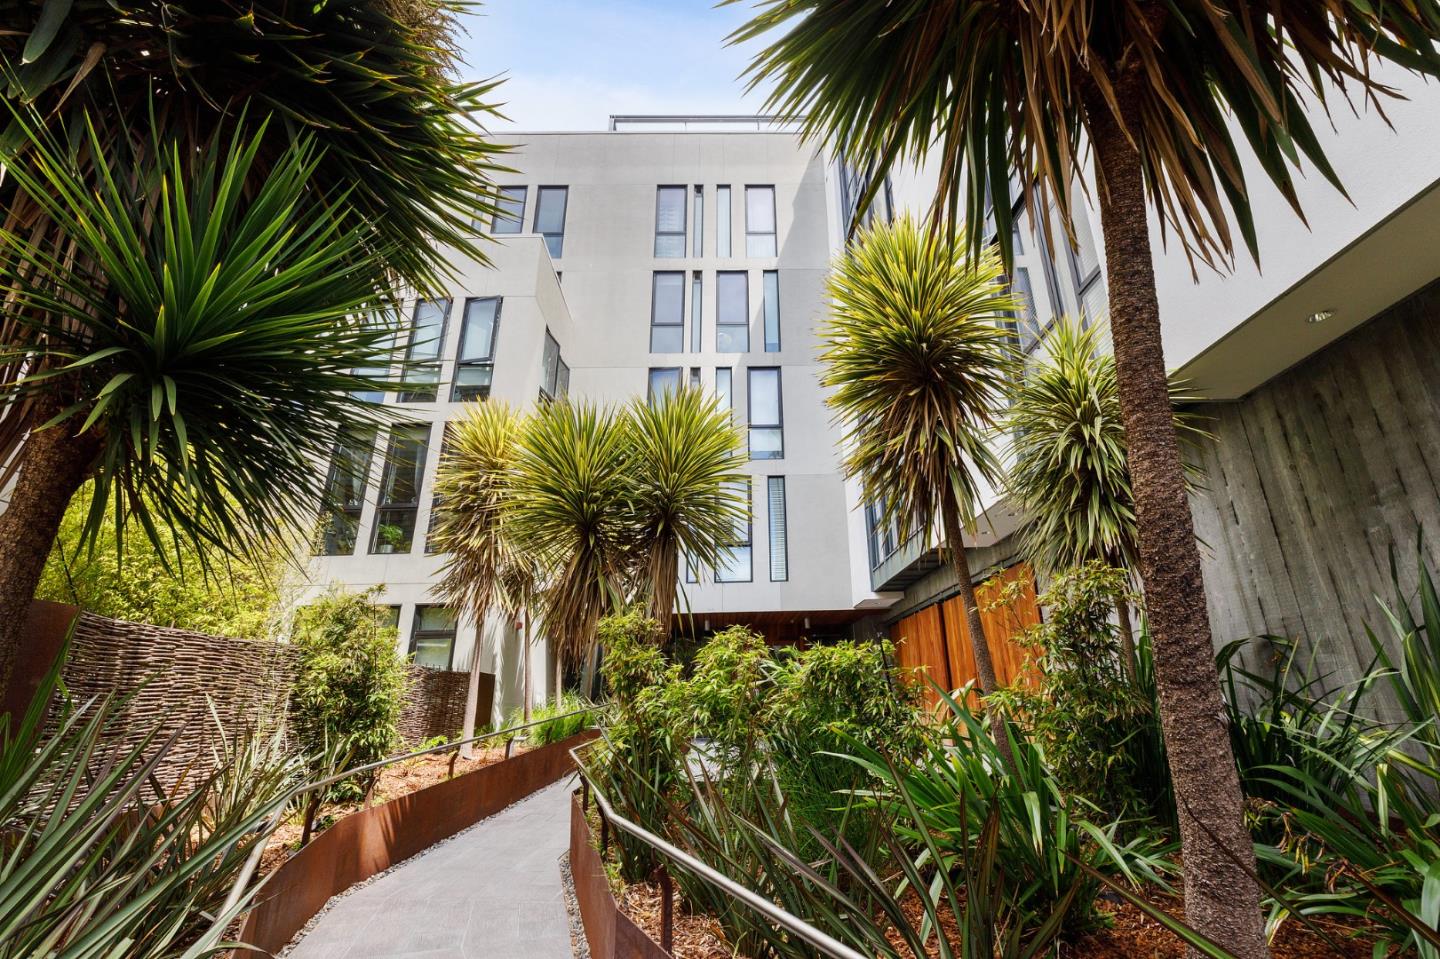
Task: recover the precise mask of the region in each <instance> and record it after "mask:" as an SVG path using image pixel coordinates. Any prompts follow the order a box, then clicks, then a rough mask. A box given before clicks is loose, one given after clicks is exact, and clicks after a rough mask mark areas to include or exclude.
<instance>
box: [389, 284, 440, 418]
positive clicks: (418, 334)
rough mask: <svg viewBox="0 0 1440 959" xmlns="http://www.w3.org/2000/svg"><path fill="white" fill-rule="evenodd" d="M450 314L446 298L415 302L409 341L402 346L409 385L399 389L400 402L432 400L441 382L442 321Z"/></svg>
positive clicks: (428, 401) (406, 380) (427, 401)
mask: <svg viewBox="0 0 1440 959" xmlns="http://www.w3.org/2000/svg"><path fill="white" fill-rule="evenodd" d="M449 315H450V300H449V298H445V299H439V300H420V301H418V302H417V303H416V304H415V314H414V320H413V322H412V323H411V325H410V343H409V345H408V346H407V347H406V349H405V364H406V365H405V383H406V386H407V387H408V388H407V389H404V390H401V391H400V402H402V403H433V402H435V394H436V391H437V389H438V387H439V385H440V348H441V347H442V346H443V345H444V343H445V320H446V318H447V317H448V316H449Z"/></svg>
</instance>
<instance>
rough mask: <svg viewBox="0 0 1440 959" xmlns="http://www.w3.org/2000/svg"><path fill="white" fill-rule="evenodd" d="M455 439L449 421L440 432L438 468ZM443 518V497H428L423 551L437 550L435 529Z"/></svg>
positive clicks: (442, 463) (443, 462)
mask: <svg viewBox="0 0 1440 959" xmlns="http://www.w3.org/2000/svg"><path fill="white" fill-rule="evenodd" d="M454 441H455V429H454V427H453V426H452V425H451V424H450V423H446V424H445V428H444V430H443V431H442V433H441V434H440V468H441V469H444V468H445V459H446V457H448V456H449V455H450V451H451V448H452V444H453V443H454ZM444 518H445V497H443V496H439V495H436V496H432V497H430V519H429V521H428V522H427V523H426V525H425V552H426V554H432V553H436V552H439V550H438V548H437V547H436V544H435V531H436V530H437V529H439V528H440V523H441V521H442V520H444Z"/></svg>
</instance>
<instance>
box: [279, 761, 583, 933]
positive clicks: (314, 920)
mask: <svg viewBox="0 0 1440 959" xmlns="http://www.w3.org/2000/svg"><path fill="white" fill-rule="evenodd" d="M567 781H568V780H567V779H561V780H560V781H559V782H555V783H551V784H550V785H549V786H543V787H541V788H540V789H537V790H536V791H535V792H533V793H531V794H530V795H528V796H526V797H525V798H524V799H521V800H518V801H517V802H513V803H511V804H510V805H508V806H506V807H505V808H504V809H501V810H500V811H499V812H497V813H495V815H494V816H486V817H485V818H484V819H481V820H480V821H478V822H476V823H473V824H472V825H469V826H466V827H465V828H464V829H462V830H460V831H459V832H457V833H456V834H455V835H453V836H450V837H448V838H446V839H442V840H440V841H439V842H437V843H435V844H434V845H432V846H426V847H425V848H424V849H422V850H421V851H420V852H417V853H416V854H415V855H413V856H411V857H410V858H409V859H402V860H401V861H399V862H397V863H396V864H395V865H393V866H391V867H390V868H389V869H386V870H385V871H384V872H377V873H376V874H375V875H373V876H371V877H370V878H369V879H363V880H361V881H360V882H357V883H356V884H355V885H353V886H351V887H350V888H349V889H346V890H345V891H344V892H342V893H340V894H339V895H335V896H331V897H330V901H329V902H327V903H325V906H324V908H322V909H321V910H320V911H319V912H317V913H315V915H313V916H311V917H310V921H309V922H307V923H305V926H304V928H302V929H301V930H300V931H299V932H297V933H295V936H294V938H292V939H291V940H290V941H289V942H287V943H286V944H285V948H284V949H281V950H280V951H279V952H277V953H276V954H275V955H276V957H277V959H284V957H285V956H288V955H290V950H292V949H294V948H295V946H296V945H297V944H298V943H299V942H300V940H301V939H304V938H305V936H306V935H307V934H309V932H310V931H311V930H312V929H314V928H315V926H316V925H318V924H319V922H320V920H321V919H324V918H325V914H326V913H328V912H329V911H330V909H331V908H332V907H333V906H334V905H335V904H336V903H337V902H339V901H340V900H341V899H344V898H345V897H346V896H349V895H351V894H352V893H356V892H359V891H360V890H361V889H364V888H365V887H366V886H368V885H370V884H371V883H372V882H375V881H376V880H377V879H383V878H385V877H386V876H388V875H390V873H392V872H394V871H395V870H397V869H399V868H400V867H402V866H406V865H409V864H410V863H412V862H414V861H415V860H417V859H423V858H425V857H426V856H428V855H429V854H430V853H432V852H434V851H435V850H436V849H439V848H440V847H441V846H443V845H445V844H446V843H448V842H453V841H455V840H456V839H459V838H460V837H461V836H463V835H465V834H466V833H468V832H470V831H471V830H472V829H478V828H479V827H481V826H483V825H485V824H486V823H487V822H489V821H490V820H491V819H494V818H495V816H498V815H500V814H501V813H506V812H509V811H510V810H512V809H515V808H517V807H519V806H523V805H524V804H525V803H527V802H529V801H530V800H531V799H533V798H535V797H536V796H537V795H539V794H540V793H542V792H544V791H545V790H546V789H554V788H556V787H559V786H561V785H562V784H564V783H566V782H567ZM566 858H567V860H568V858H569V856H568V854H567V856H566ZM562 875H563V876H564V877H565V881H566V887H565V888H566V895H567V897H571V896H573V895H574V894H573V892H572V891H571V890H572V888H573V884H572V883H571V882H570V866H569V863H568V862H566V863H565V864H564V866H563V867H562ZM262 892H263V889H262ZM567 910H568V903H567ZM577 915H578V910H577ZM570 938H571V943H572V946H573V944H574V939H575V919H574V918H573V917H572V918H571V920H570ZM580 941H581V943H582V944H583V943H584V941H585V937H584V935H583V934H582V935H581V937H580ZM575 954H576V956H578V957H581V959H590V950H589V949H588V948H587V949H586V950H585V952H584V954H583V956H582V954H581V953H580V952H579V951H578V950H577V951H576V953H575Z"/></svg>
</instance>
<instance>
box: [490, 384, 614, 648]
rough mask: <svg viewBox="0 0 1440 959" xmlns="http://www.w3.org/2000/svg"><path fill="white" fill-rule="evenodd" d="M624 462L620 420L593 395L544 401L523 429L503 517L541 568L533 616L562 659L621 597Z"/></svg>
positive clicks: (590, 638) (584, 644)
mask: <svg viewBox="0 0 1440 959" xmlns="http://www.w3.org/2000/svg"><path fill="white" fill-rule="evenodd" d="M630 461H631V445H630V442H629V430H628V429H627V428H626V426H625V424H624V422H623V420H622V419H621V418H620V417H619V416H618V415H617V414H616V413H615V411H614V410H611V409H608V408H602V407H599V406H596V405H595V404H593V403H582V402H570V401H567V400H560V401H557V402H553V403H550V404H547V405H543V406H541V408H540V409H538V410H537V411H536V412H535V413H534V414H533V415H532V416H531V418H530V421H529V423H528V424H527V426H526V428H525V431H524V434H523V436H522V437H521V441H520V458H519V465H518V467H517V469H516V475H515V509H514V513H513V515H512V517H511V519H510V525H511V528H512V530H513V533H514V537H515V542H516V543H517V544H518V545H519V547H520V549H521V550H523V551H524V552H525V553H527V554H528V555H530V556H533V557H535V558H536V559H537V560H538V561H539V562H540V564H541V566H542V567H543V568H545V569H546V570H548V571H549V575H548V579H547V582H546V584H545V587H544V589H543V592H542V593H541V595H540V607H541V608H540V623H541V627H542V628H543V629H544V631H545V633H546V635H547V636H548V637H549V638H550V641H551V642H552V643H554V644H555V648H556V650H557V652H558V653H559V654H560V655H561V656H562V657H565V658H567V659H568V660H569V661H570V662H577V661H579V658H580V657H581V656H582V655H583V654H584V653H586V652H587V651H588V650H589V649H590V647H591V645H592V644H593V642H594V639H595V625H596V623H598V622H599V621H600V618H601V617H602V616H604V615H605V614H607V613H608V612H610V611H611V610H613V609H615V608H617V607H619V606H620V605H622V604H623V602H624V593H625V591H626V589H627V586H628V583H627V580H628V578H629V574H630V557H631V556H632V555H633V548H634V543H633V539H632V530H633V522H632V518H631V515H630V504H629V495H630V491H631V469H630Z"/></svg>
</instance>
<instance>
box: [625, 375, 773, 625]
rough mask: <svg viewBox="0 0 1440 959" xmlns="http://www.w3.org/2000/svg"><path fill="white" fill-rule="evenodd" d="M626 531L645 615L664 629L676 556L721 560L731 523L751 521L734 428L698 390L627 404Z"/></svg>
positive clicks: (710, 563) (700, 561) (706, 563)
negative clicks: (634, 550) (646, 598)
mask: <svg viewBox="0 0 1440 959" xmlns="http://www.w3.org/2000/svg"><path fill="white" fill-rule="evenodd" d="M627 422H628V423H629V425H630V432H631V444H632V447H633V452H632V456H633V458H632V477H633V484H632V486H631V489H630V500H631V509H632V514H631V516H632V522H633V524H634V529H633V531H632V534H631V535H632V537H633V539H634V541H635V542H637V543H638V544H639V547H640V550H641V551H642V553H643V555H642V556H641V557H640V558H639V563H640V565H641V566H642V567H643V570H642V580H643V582H644V584H645V586H646V587H647V588H648V590H649V593H650V612H649V615H650V618H651V619H653V620H655V621H656V622H657V623H660V624H661V625H662V627H664V629H665V630H666V632H667V634H668V624H669V622H670V617H671V615H672V614H673V613H674V611H675V590H676V583H677V580H678V577H679V562H680V560H681V558H682V557H684V558H685V559H686V560H687V561H689V562H692V563H695V564H696V565H697V566H702V567H711V568H713V567H716V566H719V565H720V563H721V558H722V554H723V552H724V549H725V547H726V546H727V545H728V544H730V543H733V542H734V541H735V538H736V537H735V530H736V529H737V527H738V528H741V529H743V528H744V524H745V523H747V522H749V519H750V509H749V502H748V500H747V498H746V497H745V496H744V495H743V494H742V493H741V492H740V490H741V489H742V488H743V486H742V484H743V483H744V482H745V474H744V473H742V472H741V471H740V467H741V465H742V464H743V463H744V461H745V459H744V455H743V453H742V445H741V441H740V434H739V433H738V432H737V431H736V429H735V427H734V425H733V424H732V421H731V416H730V412H729V410H725V409H722V408H721V407H720V405H719V404H718V402H717V401H716V400H715V399H714V397H707V396H705V395H704V394H703V393H701V392H700V391H699V390H693V389H681V390H671V391H666V392H664V393H663V394H662V395H661V396H660V397H658V398H657V399H656V401H655V402H654V403H647V402H646V401H645V400H644V399H643V398H637V399H636V400H635V401H634V402H632V403H631V404H630V408H629V415H628V417H627Z"/></svg>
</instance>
